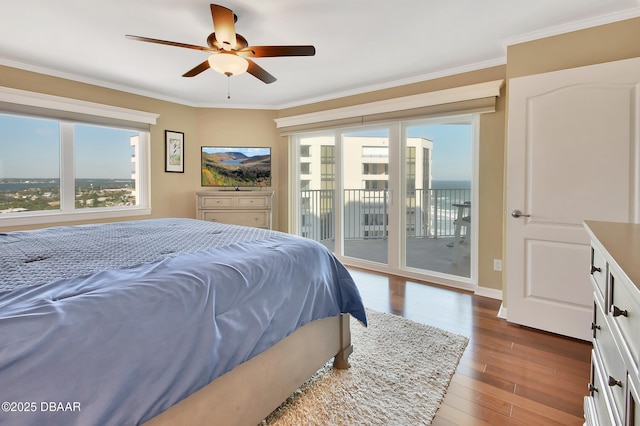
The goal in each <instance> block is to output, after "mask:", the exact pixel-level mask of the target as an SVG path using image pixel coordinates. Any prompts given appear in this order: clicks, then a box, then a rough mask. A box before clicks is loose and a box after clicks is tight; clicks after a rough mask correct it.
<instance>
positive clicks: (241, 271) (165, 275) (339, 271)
mask: <svg viewBox="0 0 640 426" xmlns="http://www.w3.org/2000/svg"><path fill="white" fill-rule="evenodd" d="M141 222H149V221H141ZM109 225H110V224H105V225H100V226H107V227H108V226H109ZM239 229H240V230H242V228H239ZM6 235H9V236H11V233H9V234H5V236H6ZM176 238H179V235H176ZM0 256H2V253H0ZM347 312H348V313H351V314H352V315H353V316H354V317H355V318H357V319H358V320H360V321H361V322H362V323H364V324H366V316H365V311H364V307H363V305H362V302H361V298H360V295H359V293H358V291H357V288H356V286H355V284H354V282H353V280H352V279H351V277H350V275H349V273H348V272H347V270H346V269H345V268H344V266H343V265H342V264H341V263H340V262H339V261H338V260H337V259H336V258H335V257H334V256H333V255H332V254H331V253H330V252H329V251H328V250H326V249H325V247H324V246H322V245H321V244H319V243H316V242H314V241H311V240H308V239H304V238H300V237H296V236H292V235H288V234H283V233H277V232H270V233H268V234H267V235H265V236H264V238H258V239H255V240H253V241H243V242H239V243H231V244H228V245H225V246H216V247H212V248H206V249H203V250H200V251H194V252H187V253H183V254H179V255H176V254H175V253H174V254H173V255H172V256H169V257H165V258H163V259H161V260H155V261H151V262H146V263H141V264H138V265H135V266H128V267H126V268H121V269H105V270H102V271H99V272H95V273H91V274H86V275H80V276H72V277H65V278H62V279H58V280H56V281H51V282H46V283H44V284H39V285H34V286H25V287H22V288H19V289H15V290H12V291H4V292H0V402H3V401H6V402H8V403H10V404H11V405H6V404H3V406H2V411H0V424H12V425H13V424H18V425H45V424H46V425H134V424H139V423H141V422H143V421H145V420H148V419H150V418H151V417H153V416H155V415H157V414H159V413H160V412H162V411H164V410H166V409H167V408H168V407H170V406H171V405H173V404H175V403H176V402H178V401H180V400H181V399H183V398H185V397H186V396H188V395H189V394H191V393H193V392H195V391H196V390H198V389H200V388H202V387H203V386H205V385H206V384H208V383H209V382H211V381H212V380H213V379H215V378H217V377H219V376H221V375H222V374H224V373H226V372H228V371H230V370H231V369H233V368H234V367H235V366H236V365H238V364H240V363H242V362H244V361H246V360H248V359H250V358H252V357H253V356H255V355H257V354H259V353H261V352H263V351H264V350H266V349H268V348H269V347H271V346H272V345H273V344H275V343H276V342H278V341H279V340H281V339H282V338H284V337H286V336H287V335H289V334H291V333H292V332H293V331H295V330H296V329H297V328H298V327H300V326H302V325H304V324H306V323H309V322H311V321H313V320H316V319H320V318H325V317H329V316H334V315H337V314H339V313H347ZM248 385H250V384H248ZM7 408H8V409H9V410H7ZM12 410H14V411H12ZM6 411H9V412H6Z"/></svg>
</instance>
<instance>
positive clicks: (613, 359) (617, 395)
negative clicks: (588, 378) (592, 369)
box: [593, 303, 627, 419]
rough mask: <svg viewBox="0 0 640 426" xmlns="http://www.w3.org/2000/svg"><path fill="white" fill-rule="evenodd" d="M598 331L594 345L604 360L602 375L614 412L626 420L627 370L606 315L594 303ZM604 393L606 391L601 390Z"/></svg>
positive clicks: (598, 305) (596, 331)
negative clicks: (611, 399)
mask: <svg viewBox="0 0 640 426" xmlns="http://www.w3.org/2000/svg"><path fill="white" fill-rule="evenodd" d="M594 307H595V324H596V329H595V333H594V338H593V345H594V348H595V350H596V351H597V352H598V355H599V358H600V359H601V360H602V373H603V380H604V385H605V386H606V387H607V388H608V392H609V393H610V394H611V396H612V397H613V402H614V407H613V411H614V413H615V415H616V416H617V418H618V419H623V418H624V408H625V399H626V387H625V383H626V381H627V370H626V368H625V365H624V362H623V361H622V357H621V355H620V352H618V346H617V344H616V342H615V340H614V337H613V334H612V331H611V329H609V325H608V323H607V321H606V320H605V315H604V312H603V310H602V307H601V306H600V304H599V303H594ZM601 391H603V393H604V392H605V391H604V389H601Z"/></svg>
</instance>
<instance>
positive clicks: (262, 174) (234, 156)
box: [201, 146, 271, 188]
mask: <svg viewBox="0 0 640 426" xmlns="http://www.w3.org/2000/svg"><path fill="white" fill-rule="evenodd" d="M201 162H202V178H201V185H202V186H218V187H234V188H244V187H269V186H271V148H265V147H237V146H227V147H220V146H203V147H202V150H201Z"/></svg>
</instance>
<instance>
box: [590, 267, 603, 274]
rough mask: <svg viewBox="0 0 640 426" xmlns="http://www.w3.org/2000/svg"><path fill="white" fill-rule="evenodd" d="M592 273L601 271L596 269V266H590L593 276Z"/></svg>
mask: <svg viewBox="0 0 640 426" xmlns="http://www.w3.org/2000/svg"><path fill="white" fill-rule="evenodd" d="M594 272H602V269H600V268H598V267H597V266H593V265H591V274H592V275H593V273H594Z"/></svg>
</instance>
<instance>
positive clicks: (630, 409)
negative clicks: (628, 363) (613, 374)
mask: <svg viewBox="0 0 640 426" xmlns="http://www.w3.org/2000/svg"><path fill="white" fill-rule="evenodd" d="M627 381H628V383H629V392H628V393H629V402H628V403H627V419H628V420H627V424H630V425H635V426H640V389H638V388H637V387H636V386H635V385H634V383H633V380H632V378H631V377H629V378H627Z"/></svg>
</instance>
